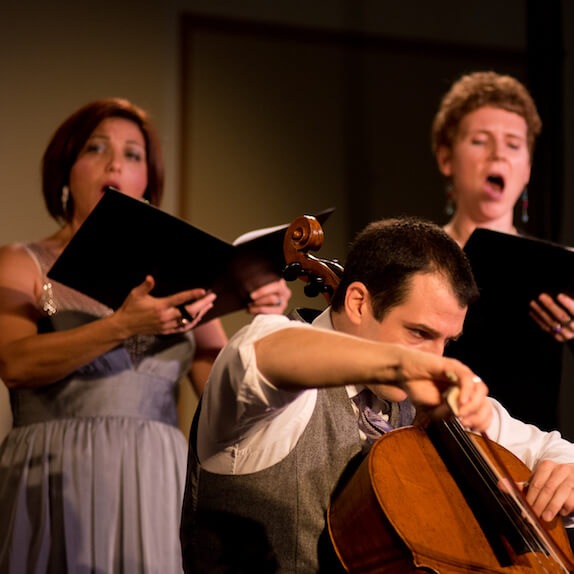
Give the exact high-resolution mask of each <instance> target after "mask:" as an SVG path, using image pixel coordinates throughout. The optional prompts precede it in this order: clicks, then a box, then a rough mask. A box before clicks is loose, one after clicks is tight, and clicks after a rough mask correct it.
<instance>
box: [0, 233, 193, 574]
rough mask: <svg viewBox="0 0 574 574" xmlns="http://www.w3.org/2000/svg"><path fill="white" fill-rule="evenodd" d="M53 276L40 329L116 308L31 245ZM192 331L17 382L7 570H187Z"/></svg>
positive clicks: (0, 544)
mask: <svg viewBox="0 0 574 574" xmlns="http://www.w3.org/2000/svg"><path fill="white" fill-rule="evenodd" d="M26 248H27V250H28V252H29V253H30V255H31V256H32V257H33V258H34V259H35V260H36V261H37V263H38V265H39V267H40V269H41V271H42V274H43V276H44V278H45V281H44V292H43V296H42V300H41V301H40V307H41V311H42V314H43V318H42V319H41V320H40V330H41V331H51V330H65V329H69V328H73V327H75V326H78V325H81V324H83V323H85V322H88V321H92V320H94V319H96V318H98V317H102V316H104V315H106V314H109V313H111V310H110V309H108V308H107V307H104V306H103V305H101V304H99V303H98V302H96V301H94V300H93V299H90V298H88V297H86V296H84V295H81V294H79V293H77V292H76V291H73V290H72V289H68V288H67V287H65V286H63V285H61V284H57V283H56V282H50V281H49V280H48V279H47V278H46V277H45V273H46V271H47V270H48V269H49V268H50V266H51V264H52V263H53V261H54V259H55V257H54V255H53V254H51V253H49V252H48V251H47V250H46V249H45V248H43V247H42V246H41V245H40V244H28V245H27V246H26ZM193 352H194V342H193V338H192V337H191V336H186V335H174V336H166V337H153V336H138V337H134V338H132V339H129V340H128V341H126V343H125V344H124V345H121V346H119V347H117V348H116V349H113V350H112V351H110V352H108V353H106V354H104V355H102V356H101V357H99V358H97V359H96V360H94V361H92V362H91V363H90V364H88V365H86V366H84V367H83V368H81V369H78V370H77V371H76V372H74V373H72V374H71V375H70V376H68V377H66V378H65V379H63V380H62V381H59V382H57V383H55V384H52V385H48V386H44V387H38V388H30V389H23V388H20V389H14V390H11V392H10V400H11V405H12V410H13V415H14V428H13V430H12V431H11V432H10V433H9V434H8V436H7V437H6V439H5V440H4V442H3V443H2V445H1V446H0V572H2V573H3V574H13V573H14V574H16V573H44V572H54V573H56V572H57V573H59V574H60V573H66V572H70V573H93V574H111V573H120V572H125V573H130V574H131V573H138V572H142V573H143V572H145V573H150V574H152V573H153V574H156V573H157V574H160V573H161V574H170V573H179V572H181V571H182V570H181V551H180V544H179V521H180V512H181V502H182V498H183V490H184V486H185V470H186V457H187V444H186V441H185V438H184V436H183V435H182V433H181V432H180V431H179V430H178V428H177V426H176V425H177V411H176V399H177V389H178V383H179V380H180V379H181V377H182V376H183V375H184V374H185V373H186V371H187V369H188V367H189V364H190V361H191V359H192V356H193Z"/></svg>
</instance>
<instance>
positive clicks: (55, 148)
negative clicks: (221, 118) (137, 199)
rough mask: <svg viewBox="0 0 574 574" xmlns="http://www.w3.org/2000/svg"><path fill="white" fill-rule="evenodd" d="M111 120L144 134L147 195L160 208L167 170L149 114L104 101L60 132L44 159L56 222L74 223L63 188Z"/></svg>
mask: <svg viewBox="0 0 574 574" xmlns="http://www.w3.org/2000/svg"><path fill="white" fill-rule="evenodd" d="M107 118H124V119H127V120H130V121H132V122H134V123H135V124H136V125H137V126H138V127H139V129H140V130H141V132H142V134H143V136H144V140H145V144H146V161H147V172H148V184H147V188H146V191H145V193H144V197H145V199H147V200H148V201H149V202H150V203H151V204H152V205H159V203H160V201H161V198H162V195H163V178H164V166H163V159H162V155H161V149H160V145H159V139H158V137H157V134H156V132H155V129H154V128H153V126H152V124H151V122H150V120H149V117H148V115H147V113H146V112H145V111H144V110H142V109H141V108H139V107H137V106H135V105H134V104H132V103H131V102H129V101H128V100H124V99H120V98H104V99H101V100H96V101H94V102H91V103H89V104H86V105H85V106H83V107H82V108H80V109H79V110H77V111H76V112H74V113H73V114H72V115H71V116H70V117H69V118H68V119H66V120H65V121H64V123H62V124H61V125H60V127H59V128H58V129H57V130H56V132H55V133H54V135H53V136H52V139H51V140H50V143H49V144H48V147H47V148H46V151H45V152H44V157H43V159H42V191H43V193H44V201H45V202H46V207H47V208H48V212H49V213H50V215H51V216H52V217H53V218H54V219H55V220H56V221H70V220H71V218H72V215H73V213H74V206H73V204H72V202H71V200H70V201H69V203H68V206H67V209H66V210H64V207H63V205H62V201H61V196H62V187H63V186H64V185H67V184H68V183H69V177H70V170H71V169H72V166H73V165H74V163H75V162H76V159H77V158H78V155H79V153H80V151H81V150H82V148H83V147H84V144H85V143H86V141H87V140H88V138H89V137H90V135H91V134H92V132H93V131H94V130H95V129H96V127H97V126H98V125H99V124H100V123H101V122H102V121H103V120H105V119H107Z"/></svg>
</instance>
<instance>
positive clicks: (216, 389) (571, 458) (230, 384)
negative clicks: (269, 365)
mask: <svg viewBox="0 0 574 574" xmlns="http://www.w3.org/2000/svg"><path fill="white" fill-rule="evenodd" d="M286 328H296V329H326V330H333V324H332V322H331V317H330V308H328V309H326V310H325V311H324V312H323V313H322V314H321V315H319V317H317V319H315V321H314V322H313V324H312V325H309V324H307V323H303V322H300V321H291V320H289V319H288V318H287V317H285V316H282V315H258V316H257V317H255V318H254V319H253V321H252V322H251V323H250V324H249V325H247V326H246V327H244V328H243V329H241V330H240V331H239V332H238V333H236V335H235V336H233V337H232V338H231V339H230V341H229V343H228V344H227V345H226V347H225V348H224V349H223V350H222V351H221V353H220V356H219V357H218V359H217V361H216V362H215V364H214V366H213V369H212V372H211V375H210V378H209V381H208V383H207V385H206V387H205V391H204V393H203V399H202V409H201V415H200V417H199V430H198V444H197V450H198V455H199V459H200V461H201V464H202V466H203V467H204V468H205V469H206V470H208V471H210V472H213V473H218V474H247V473H251V472H257V471H259V470H263V469H265V468H268V467H270V466H272V465H273V464H275V463H277V462H278V461H280V460H281V459H283V458H284V457H285V456H286V455H287V454H289V452H291V450H292V448H293V447H294V446H295V445H296V443H297V441H298V440H299V437H300V436H301V434H302V433H303V431H304V429H305V427H306V425H307V423H308V422H309V419H310V418H311V414H312V413H313V409H314V407H315V401H316V398H317V390H316V389H306V390H303V391H297V392H292V391H286V390H282V389H277V388H276V387H275V386H273V385H272V384H271V383H270V382H269V381H268V380H266V379H265V377H264V376H263V375H262V374H261V373H260V372H259V370H258V368H257V363H256V358H255V350H254V343H255V341H257V340H258V339H261V338H263V337H265V336H266V335H269V334H271V333H273V332H275V331H279V330H281V329H286ZM362 388H363V387H362V386H359V387H356V386H355V385H348V386H347V392H348V394H349V397H350V398H352V397H353V396H354V395H356V394H357V393H358V392H359V391H360V390H361V389H362ZM489 400H490V401H491V403H492V409H493V416H492V422H491V423H490V426H489V428H488V430H487V434H488V436H489V437H490V438H491V439H492V440H494V441H496V442H498V443H499V444H501V445H502V446H504V447H505V448H507V449H508V450H510V451H511V452H513V453H514V454H515V455H516V456H517V457H518V458H520V459H521V460H522V461H523V462H524V463H525V464H526V465H527V466H528V467H529V468H531V469H532V468H534V466H535V465H536V464H537V463H538V462H539V461H541V460H543V459H552V460H553V461H555V462H558V463H568V462H570V463H572V462H574V445H573V444H572V443H570V442H568V441H566V440H564V439H563V438H562V437H561V436H560V433H559V432H558V431H552V432H544V431H541V430H540V429H538V428H537V427H535V426H533V425H529V424H525V423H523V422H521V421H519V420H517V419H514V418H512V417H511V416H510V415H509V413H508V411H507V410H506V409H505V408H504V407H503V406H502V405H501V404H500V403H499V402H498V401H496V400H495V399H492V398H489ZM568 522H571V523H573V524H574V519H570V520H569V521H568Z"/></svg>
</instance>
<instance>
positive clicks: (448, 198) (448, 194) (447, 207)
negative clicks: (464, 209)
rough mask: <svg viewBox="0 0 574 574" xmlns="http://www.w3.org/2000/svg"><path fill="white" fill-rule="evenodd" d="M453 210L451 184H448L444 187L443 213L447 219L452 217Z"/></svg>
mask: <svg viewBox="0 0 574 574" xmlns="http://www.w3.org/2000/svg"><path fill="white" fill-rule="evenodd" d="M454 208H455V204H454V198H453V196H452V183H449V184H448V185H447V186H446V205H445V207H444V210H445V213H446V214H447V215H448V216H449V217H452V216H453V215H454Z"/></svg>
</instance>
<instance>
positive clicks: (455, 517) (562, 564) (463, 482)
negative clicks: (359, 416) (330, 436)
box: [284, 216, 574, 574]
mask: <svg viewBox="0 0 574 574" xmlns="http://www.w3.org/2000/svg"><path fill="white" fill-rule="evenodd" d="M312 219H313V218H310V217H309V216H304V217H303V218H298V219H297V220H295V221H294V222H293V223H292V224H291V226H290V227H289V229H288V230H287V232H286V234H285V240H284V255H285V260H286V262H287V268H286V270H290V271H291V273H289V272H287V273H286V274H285V275H286V279H294V278H296V277H299V278H301V279H303V280H305V281H311V282H315V283H317V279H316V278H317V277H321V278H323V280H322V281H319V282H318V285H319V287H315V288H313V290H312V291H313V292H314V294H316V293H315V292H322V293H323V294H324V295H325V297H326V299H327V301H329V300H330V297H331V296H332V294H333V292H334V290H335V289H336V288H337V284H338V280H339V278H340V273H341V272H342V267H341V266H339V265H338V264H337V266H335V269H336V270H335V269H334V267H333V265H331V264H330V262H328V260H324V259H319V258H316V257H314V256H312V255H310V254H309V253H308V251H309V250H317V249H318V248H319V247H320V246H321V243H322V230H321V229H320V225H319V224H318V223H316V222H313V221H312ZM449 403H450V404H451V405H452V414H451V415H450V416H447V417H436V418H434V419H433V420H432V421H431V422H430V423H429V424H428V425H427V426H425V427H421V426H411V427H404V428H400V429H396V430H394V431H392V432H389V433H386V434H384V435H382V436H381V438H379V439H378V440H377V442H376V443H375V444H374V445H373V447H372V448H371V450H370V453H369V454H368V456H367V457H366V458H365V460H364V461H363V462H362V464H361V465H360V467H359V468H358V469H357V471H356V472H355V473H354V474H353V476H352V477H351V478H350V480H349V481H348V482H347V483H346V484H345V485H344V486H343V488H342V489H341V490H340V491H339V492H338V493H337V494H336V496H335V497H334V498H333V500H332V502H331V504H330V507H329V509H328V515H327V523H328V528H329V534H330V537H331V540H332V543H333V546H334V548H335V551H336V553H337V556H338V557H339V560H340V562H341V564H342V565H343V566H344V568H345V569H346V570H347V571H348V572H360V573H369V572H372V573H375V572H376V573H391V574H394V573H396V574H405V573H415V572H421V573H422V572H427V573H428V572H436V573H438V574H462V573H468V572H480V573H509V574H522V573H527V572H529V573H533V572H541V573H545V572H547V573H559V572H574V556H573V555H572V552H571V549H570V545H569V542H568V538H567V536H566V532H565V529H564V526H563V524H562V521H561V519H560V518H559V517H556V518H555V519H554V520H553V521H552V522H550V523H542V522H541V521H540V520H539V519H538V518H537V517H536V516H535V515H534V513H533V512H532V510H531V509H530V507H529V505H528V504H527V502H526V500H525V499H524V497H523V495H522V492H521V491H520V490H519V489H518V487H517V486H516V484H515V482H514V481H518V482H526V481H527V480H528V478H529V476H530V474H531V473H530V469H528V467H526V465H524V464H523V463H522V462H521V461H520V460H519V459H518V458H517V457H515V456H514V455H513V454H512V453H510V452H509V451H508V450H506V449H505V448H503V447H502V446H500V445H498V444H496V443H494V442H492V441H490V440H489V439H488V437H486V435H483V436H478V435H476V434H474V433H470V432H468V431H465V430H464V429H463V428H462V426H461V425H460V423H459V421H458V419H457V418H456V416H455V412H456V411H455V404H456V403H455V401H454V400H453V399H452V397H450V399H449ZM387 461H392V464H389V463H388V462H387ZM503 482H504V484H506V485H507V486H506V487H505V488H502V487H501V484H502V483H503Z"/></svg>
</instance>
